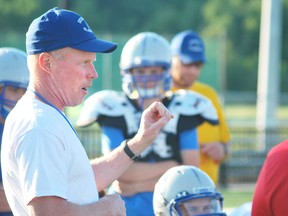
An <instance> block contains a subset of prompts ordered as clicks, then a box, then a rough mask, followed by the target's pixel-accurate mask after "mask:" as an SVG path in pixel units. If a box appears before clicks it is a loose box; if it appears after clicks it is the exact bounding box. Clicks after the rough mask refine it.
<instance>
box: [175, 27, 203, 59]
mask: <svg viewBox="0 0 288 216" xmlns="http://www.w3.org/2000/svg"><path fill="white" fill-rule="evenodd" d="M171 50H172V55H177V56H179V58H180V60H181V62H183V63H184V64H191V63H194V62H202V63H204V62H206V57H205V45H204V42H203V40H202V39H201V37H200V36H199V35H198V34H197V33H195V32H193V31H191V30H186V31H183V32H180V33H178V34H176V35H175V36H174V37H173V38H172V41H171Z"/></svg>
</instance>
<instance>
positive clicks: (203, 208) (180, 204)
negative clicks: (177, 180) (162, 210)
mask: <svg viewBox="0 0 288 216" xmlns="http://www.w3.org/2000/svg"><path fill="white" fill-rule="evenodd" d="M222 201H223V198H222V196H221V194H219V193H216V192H214V193H210V192H209V193H202V194H200V195H185V196H184V197H179V198H176V199H175V200H172V201H171V204H170V214H171V215H173V214H172V213H173V212H177V213H178V215H179V216H194V215H198V216H200V215H220V214H217V213H220V212H221V211H222Z"/></svg>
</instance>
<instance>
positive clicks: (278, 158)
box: [252, 140, 288, 216]
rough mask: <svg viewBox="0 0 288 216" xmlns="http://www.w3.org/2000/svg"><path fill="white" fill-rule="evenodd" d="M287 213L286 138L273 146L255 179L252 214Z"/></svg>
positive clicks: (287, 167) (280, 214)
mask: <svg viewBox="0 0 288 216" xmlns="http://www.w3.org/2000/svg"><path fill="white" fill-rule="evenodd" d="M272 215H275V216H287V215H288V140H285V141H284V142H282V143H280V144H278V145H276V146H275V147H273V148H272V149H271V150H270V151H269V153H268V155H267V158H266V160H265V163H264V165H263V167H262V170H261V172H260V175H259V177H258V180H257V184H256V189H255V193H254V197H253V205H252V216H272Z"/></svg>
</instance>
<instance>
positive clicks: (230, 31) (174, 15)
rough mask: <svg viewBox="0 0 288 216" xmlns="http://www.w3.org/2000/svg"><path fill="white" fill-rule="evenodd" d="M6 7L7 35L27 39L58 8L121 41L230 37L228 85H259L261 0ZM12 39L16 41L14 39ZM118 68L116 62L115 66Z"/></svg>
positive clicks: (34, 2)
mask: <svg viewBox="0 0 288 216" xmlns="http://www.w3.org/2000/svg"><path fill="white" fill-rule="evenodd" d="M281 2H282V7H283V9H282V10H283V11H282V13H283V19H282V20H283V24H282V26H283V28H282V29H283V32H282V41H283V42H282V59H287V57H288V51H287V50H288V43H286V41H285V40H284V39H285V38H286V35H287V33H288V30H287V28H284V27H285V26H286V25H287V24H286V23H287V21H288V19H287V14H288V13H287V10H288V0H283V1H281ZM0 5H1V7H0V26H1V30H0V37H1V39H2V38H4V39H5V38H8V39H9V38H10V37H11V35H12V34H15V35H16V34H17V35H21V37H20V38H22V37H23V35H25V32H26V31H27V28H28V26H29V24H30V23H31V21H32V20H33V19H34V18H35V17H37V16H39V15H40V14H42V13H43V12H44V11H46V10H47V9H49V8H52V7H55V6H59V7H66V8H67V9H71V10H74V11H76V12H78V13H79V14H81V15H82V16H83V17H84V18H85V19H86V20H87V21H88V23H89V25H90V27H91V28H92V29H94V30H95V32H96V34H97V35H107V34H110V35H113V38H116V40H117V36H119V35H128V36H132V35H134V34H136V33H138V32H141V31H155V32H157V33H159V34H163V36H165V37H167V39H171V37H172V36H173V35H174V34H176V33H177V32H179V31H182V30H186V29H192V30H194V31H196V32H199V33H200V34H201V35H202V36H203V38H204V39H205V40H207V39H209V38H219V37H224V38H225V44H226V51H225V52H222V55H223V54H224V53H226V54H225V55H226V60H225V62H226V67H225V69H226V89H227V90H232V91H255V90H256V88H257V73H258V71H257V70H258V52H259V30H260V17H261V0H253V1H243V0H226V1H223V0H213V1H208V0H190V1H178V0H146V1H142V0H126V1H115V0H105V1H104V0H85V1H76V0H49V1H47V0H9V1H8V0H0ZM18 37H19V36H18ZM11 38H15V36H13V37H11ZM114 41H115V40H114ZM2 43H3V42H2ZM8 43H9V45H10V44H12V45H13V43H14V40H13V43H12V42H8ZM19 44H21V47H22V44H23V42H21V43H20V42H17V43H15V46H18V45H19ZM121 44H122V42H121ZM117 67H118V65H116V66H115V67H114V66H113V70H116V68H117ZM114 68H115V69H114ZM287 68H288V62H287V61H284V60H283V61H281V79H280V80H281V83H282V85H281V90H282V91H288V85H286V83H287V77H288V71H287Z"/></svg>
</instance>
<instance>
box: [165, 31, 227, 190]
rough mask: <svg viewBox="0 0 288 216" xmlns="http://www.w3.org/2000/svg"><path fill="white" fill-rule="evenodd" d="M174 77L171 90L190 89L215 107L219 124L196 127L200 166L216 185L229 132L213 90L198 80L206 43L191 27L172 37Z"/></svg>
mask: <svg viewBox="0 0 288 216" xmlns="http://www.w3.org/2000/svg"><path fill="white" fill-rule="evenodd" d="M170 45H171V50H172V55H173V57H172V68H171V76H172V79H173V87H172V90H173V91H176V90H178V89H189V90H193V91H195V92H198V93H200V94H202V95H204V96H206V97H207V98H208V99H210V100H211V101H212V103H213V105H214V107H215V108H216V110H217V115H218V118H219V124H217V125H211V124H208V123H207V122H205V123H203V124H201V125H200V126H199V127H198V128H197V131H198V141H199V144H200V152H201V157H200V168H201V169H202V170H203V171H205V172H206V173H207V174H208V175H209V176H210V177H211V178H212V180H213V181H214V183H215V184H216V185H218V179H219V168H220V164H221V163H222V162H223V161H224V160H225V159H226V158H227V157H228V155H229V141H230V131H229V128H228V126H227V122H226V120H225V116H224V113H223V110H222V106H221V103H220V100H219V97H218V95H217V93H216V91H215V90H214V89H213V88H212V87H211V86H209V85H207V84H204V83H201V82H199V81H198V77H199V75H200V73H201V70H202V67H203V65H204V64H205V62H206V56H205V45H204V42H203V40H202V38H201V37H200V36H199V35H198V34H197V33H195V32H193V31H191V30H186V31H183V32H180V33H178V34H176V35H175V36H174V37H173V38H172V40H171V44H170Z"/></svg>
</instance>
